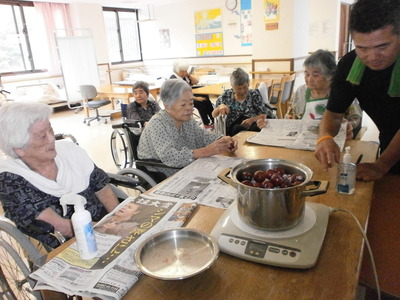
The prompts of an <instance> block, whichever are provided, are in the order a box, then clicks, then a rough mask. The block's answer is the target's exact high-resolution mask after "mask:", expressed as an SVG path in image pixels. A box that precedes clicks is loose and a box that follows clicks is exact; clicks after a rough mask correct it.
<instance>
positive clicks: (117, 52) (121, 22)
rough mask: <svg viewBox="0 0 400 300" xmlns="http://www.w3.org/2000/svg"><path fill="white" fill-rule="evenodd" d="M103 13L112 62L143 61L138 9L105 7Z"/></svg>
mask: <svg viewBox="0 0 400 300" xmlns="http://www.w3.org/2000/svg"><path fill="white" fill-rule="evenodd" d="M103 14H104V23H105V27H106V35H107V45H108V50H109V55H110V61H111V63H112V64H116V63H126V62H133V61H141V60H142V49H141V44H140V34H139V26H138V22H137V21H138V11H137V10H136V9H120V8H108V7H103Z"/></svg>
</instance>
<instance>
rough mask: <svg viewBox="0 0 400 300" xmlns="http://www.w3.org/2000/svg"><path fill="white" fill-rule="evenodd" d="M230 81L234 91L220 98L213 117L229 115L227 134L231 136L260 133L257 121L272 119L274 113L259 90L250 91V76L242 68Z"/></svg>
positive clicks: (231, 90) (234, 72) (234, 73)
mask: <svg viewBox="0 0 400 300" xmlns="http://www.w3.org/2000/svg"><path fill="white" fill-rule="evenodd" d="M230 81H231V85H232V89H228V90H226V91H225V92H224V93H223V94H222V95H221V96H219V98H218V99H217V108H216V109H214V111H213V117H214V118H216V117H217V116H218V115H220V114H221V115H227V119H226V133H227V135H230V136H234V135H235V134H237V133H238V132H240V131H243V130H250V131H260V129H259V128H258V127H257V124H256V122H257V120H258V119H260V118H264V117H271V116H272V111H270V110H269V109H268V108H267V106H266V105H265V104H264V102H263V100H262V97H261V94H260V92H259V91H258V90H253V89H249V85H250V79H249V75H248V74H247V73H246V72H245V71H243V70H242V69H241V68H238V69H236V70H235V71H233V73H232V75H231V78H230Z"/></svg>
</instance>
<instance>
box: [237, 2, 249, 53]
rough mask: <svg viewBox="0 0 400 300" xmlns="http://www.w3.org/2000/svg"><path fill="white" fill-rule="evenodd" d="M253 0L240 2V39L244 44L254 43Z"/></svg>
mask: <svg viewBox="0 0 400 300" xmlns="http://www.w3.org/2000/svg"><path fill="white" fill-rule="evenodd" d="M251 25H252V24H251V0H242V1H241V2H240V39H241V43H242V46H251V45H252V26H251Z"/></svg>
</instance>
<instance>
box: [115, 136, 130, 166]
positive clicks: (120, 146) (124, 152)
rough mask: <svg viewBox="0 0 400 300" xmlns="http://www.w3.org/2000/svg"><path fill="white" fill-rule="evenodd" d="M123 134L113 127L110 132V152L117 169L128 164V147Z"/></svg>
mask: <svg viewBox="0 0 400 300" xmlns="http://www.w3.org/2000/svg"><path fill="white" fill-rule="evenodd" d="M127 145H128V143H127V140H126V138H125V134H124V133H123V132H121V131H119V130H118V129H115V130H114V131H113V133H112V134H111V139H110V146H111V154H112V157H113V160H114V163H115V165H116V166H117V168H118V169H124V168H126V167H127V166H128V165H130V161H129V149H128V146H127Z"/></svg>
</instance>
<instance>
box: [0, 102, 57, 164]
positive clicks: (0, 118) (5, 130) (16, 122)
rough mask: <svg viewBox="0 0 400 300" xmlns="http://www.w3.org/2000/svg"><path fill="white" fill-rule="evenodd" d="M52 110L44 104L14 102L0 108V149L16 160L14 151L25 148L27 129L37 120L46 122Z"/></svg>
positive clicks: (27, 139)
mask: <svg viewBox="0 0 400 300" xmlns="http://www.w3.org/2000/svg"><path fill="white" fill-rule="evenodd" d="M52 112H53V109H52V108H51V107H50V106H48V105H47V104H44V103H28V102H15V103H12V104H9V105H6V106H3V107H1V108H0V128H1V130H0V149H1V150H3V152H4V153H5V154H7V155H9V156H11V157H13V158H18V155H17V153H15V151H14V149H20V148H24V147H26V146H27V144H28V142H29V139H30V137H31V133H30V132H29V129H30V128H31V126H32V124H33V123H35V122H36V121H38V120H48V119H49V118H50V115H51V113H52Z"/></svg>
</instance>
